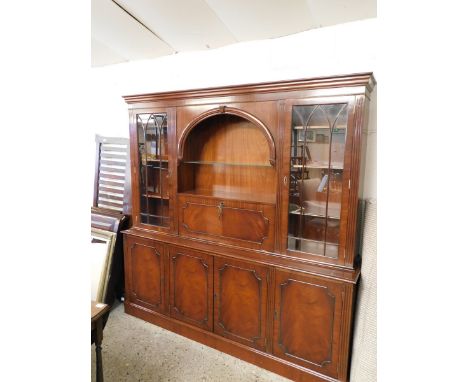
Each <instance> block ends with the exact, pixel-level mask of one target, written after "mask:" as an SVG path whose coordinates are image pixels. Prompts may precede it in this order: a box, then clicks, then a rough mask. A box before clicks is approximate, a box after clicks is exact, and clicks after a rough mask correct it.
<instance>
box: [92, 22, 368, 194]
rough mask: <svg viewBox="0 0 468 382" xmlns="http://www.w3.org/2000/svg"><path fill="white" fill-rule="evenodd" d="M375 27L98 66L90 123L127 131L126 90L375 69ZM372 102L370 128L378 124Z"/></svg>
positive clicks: (111, 131) (116, 132) (106, 130)
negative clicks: (124, 97)
mask: <svg viewBox="0 0 468 382" xmlns="http://www.w3.org/2000/svg"><path fill="white" fill-rule="evenodd" d="M376 32H377V24H376V19H368V20H362V21H357V22H352V23H347V24H341V25H336V26H331V27H326V28H320V29H313V30H310V31H306V32H302V33H298V34H295V35H291V36H286V37H281V38H277V39H271V40H262V41H253V42H246V43H238V44H234V45H230V46H227V47H223V48H219V49H213V50H209V51H199V52H189V53H180V54H176V55H171V56H166V57H162V58H158V59H153V60H145V61H137V62H130V63H123V64H117V65H111V66H106V67H101V68H94V69H92V70H91V76H92V84H93V85H92V89H91V92H90V96H91V107H92V119H91V120H90V123H92V124H93V125H94V126H95V127H94V131H95V132H96V133H98V134H102V135H107V136H128V114H127V106H126V104H125V102H124V101H123V99H122V96H123V95H129V94H141V93H152V92H160V91H169V90H183V89H193V88H202V87H212V86H221V85H231V84H244V83H256V82H266V81H275V80H287V79H297V78H305V77H317V76H326V75H338V74H351V73H358V72H368V71H373V72H374V75H376V35H377V33H376ZM376 77H377V76H376ZM374 105H375V102H372V107H373V112H372V111H371V113H370V116H369V130H370V131H375V126H376V121H375V115H376V113H375V110H376V109H375V107H374ZM372 118H373V119H372ZM375 135H376V134H375V133H374V134H370V135H369V143H368V156H367V161H368V165H367V167H368V169H369V176H367V177H366V188H365V190H366V196H367V197H376V185H375V159H376V158H375ZM90 142H93V139H92V137H90ZM366 172H367V170H366ZM90 183H91V184H92V182H90Z"/></svg>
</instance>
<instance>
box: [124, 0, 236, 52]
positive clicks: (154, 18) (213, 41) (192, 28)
mask: <svg viewBox="0 0 468 382" xmlns="http://www.w3.org/2000/svg"><path fill="white" fill-rule="evenodd" d="M116 2H117V3H118V4H119V5H121V6H122V7H123V8H125V9H126V10H127V11H128V12H129V13H131V14H132V15H133V16H135V18H137V19H138V20H140V21H141V22H142V23H143V24H144V25H146V26H147V27H148V28H149V29H150V30H152V31H153V32H154V33H155V35H157V36H158V37H159V38H160V39H162V40H163V41H165V42H166V43H168V44H169V45H170V46H171V47H172V48H173V49H174V50H175V51H178V52H180V51H187V50H200V49H209V48H219V47H221V46H224V45H228V44H232V43H235V42H236V39H235V37H234V36H233V35H232V33H231V32H230V31H229V29H228V28H227V27H226V25H225V24H224V23H223V22H222V21H221V20H220V19H219V17H218V16H217V14H216V13H215V12H214V11H213V10H212V9H211V8H210V6H209V5H208V4H207V3H206V2H205V1H204V0H179V1H167V0H116Z"/></svg>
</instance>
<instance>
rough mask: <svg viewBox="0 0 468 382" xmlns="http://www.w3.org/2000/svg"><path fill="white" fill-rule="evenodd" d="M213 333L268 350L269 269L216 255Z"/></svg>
mask: <svg viewBox="0 0 468 382" xmlns="http://www.w3.org/2000/svg"><path fill="white" fill-rule="evenodd" d="M214 264H215V272H214V285H215V286H214V290H215V305H214V309H215V311H214V320H215V324H214V332H215V333H217V334H219V335H222V336H224V337H227V338H229V339H231V340H233V341H236V342H239V343H242V344H244V345H247V346H251V347H254V348H256V349H259V350H263V351H265V349H266V322H267V318H266V315H267V305H268V304H267V299H268V295H267V289H268V274H269V271H268V268H267V267H262V266H259V265H254V264H250V263H246V262H241V261H234V260H230V259H224V258H218V257H216V258H215V263H214Z"/></svg>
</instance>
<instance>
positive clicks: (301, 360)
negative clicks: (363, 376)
mask: <svg viewBox="0 0 468 382" xmlns="http://www.w3.org/2000/svg"><path fill="white" fill-rule="evenodd" d="M275 285H276V297H275V317H276V320H275V330H274V345H273V349H274V354H275V355H276V356H278V357H281V358H284V359H287V360H289V361H292V362H295V363H297V364H299V365H302V366H305V367H308V368H312V369H315V370H317V371H319V372H322V373H326V374H327V375H330V376H332V377H337V375H338V357H339V350H340V328H341V326H342V325H341V324H342V323H341V320H342V317H341V311H342V300H343V295H342V293H344V292H343V287H342V286H341V285H340V284H339V283H336V282H333V281H328V280H326V279H321V278H318V277H314V276H308V275H304V274H299V273H297V274H296V273H290V272H285V271H279V270H277V271H276V282H275Z"/></svg>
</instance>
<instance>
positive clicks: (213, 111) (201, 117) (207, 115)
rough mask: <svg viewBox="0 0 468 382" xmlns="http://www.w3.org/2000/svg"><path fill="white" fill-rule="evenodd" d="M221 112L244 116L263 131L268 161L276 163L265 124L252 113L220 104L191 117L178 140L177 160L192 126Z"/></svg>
mask: <svg viewBox="0 0 468 382" xmlns="http://www.w3.org/2000/svg"><path fill="white" fill-rule="evenodd" d="M222 114H231V115H235V116H238V117H241V118H244V119H246V120H248V121H249V122H251V123H252V124H254V125H255V126H257V127H258V128H259V129H260V131H261V132H262V133H263V135H264V136H265V139H266V141H267V143H268V147H269V150H270V157H269V162H270V164H271V165H272V166H275V164H276V150H275V141H274V140H273V136H272V135H271V133H270V131H269V130H268V128H267V127H266V126H265V124H264V123H263V122H262V121H260V120H259V119H258V118H256V117H254V116H253V115H252V114H249V113H247V112H246V111H243V110H240V109H237V108H234V107H228V106H220V107H217V108H214V109H210V110H208V111H206V112H204V113H202V114H200V115H199V116H198V117H196V118H195V119H193V120H192V121H191V122H190V123H189V124H188V125H187V126H186V127H185V129H184V131H183V132H182V135H181V136H180V139H179V142H178V144H177V159H178V162H179V163H180V161H181V160H182V159H183V157H184V146H185V142H186V140H187V137H188V136H189V135H190V132H191V131H192V129H193V128H195V127H196V126H197V125H198V124H199V123H200V122H202V121H204V120H205V119H208V118H210V117H214V116H216V115H222Z"/></svg>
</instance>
